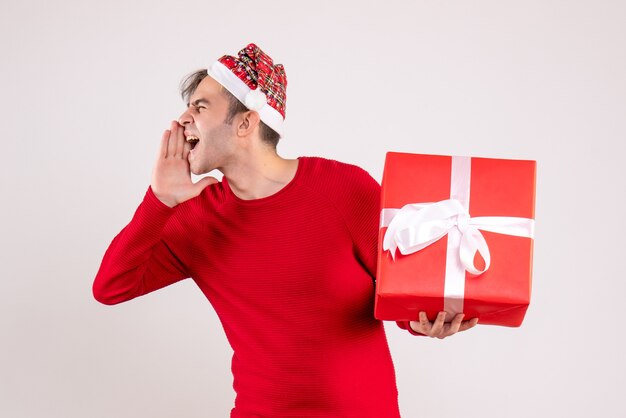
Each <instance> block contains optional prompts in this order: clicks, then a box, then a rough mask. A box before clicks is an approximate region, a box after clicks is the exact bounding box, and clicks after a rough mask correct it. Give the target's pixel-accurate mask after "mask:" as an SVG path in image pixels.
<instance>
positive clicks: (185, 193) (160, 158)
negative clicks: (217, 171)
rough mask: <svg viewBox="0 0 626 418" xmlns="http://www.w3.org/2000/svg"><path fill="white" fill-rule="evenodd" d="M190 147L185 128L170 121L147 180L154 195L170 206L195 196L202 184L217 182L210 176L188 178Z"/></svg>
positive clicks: (200, 190) (189, 173)
mask: <svg viewBox="0 0 626 418" xmlns="http://www.w3.org/2000/svg"><path fill="white" fill-rule="evenodd" d="M190 150H191V146H190V145H189V143H187V142H186V141H185V135H184V128H183V127H182V126H181V125H180V124H179V123H178V122H176V121H173V122H172V126H171V128H170V129H168V130H166V131H165V132H164V133H163V138H162V139H161V145H160V147H159V153H158V155H157V160H156V163H155V165H154V170H153V171H152V182H151V183H150V186H151V187H152V191H153V192H154V194H155V196H156V197H157V198H158V199H159V200H160V201H161V202H163V203H164V204H166V205H167V206H169V207H174V206H176V205H178V204H179V203H182V202H184V201H186V200H189V199H191V198H194V197H196V196H198V195H199V194H200V193H201V192H202V190H204V188H205V187H207V186H208V185H210V184H213V183H216V182H217V179H215V178H213V177H204V178H203V179H201V180H200V181H198V182H197V183H194V182H193V181H191V171H190V168H189V160H188V159H187V158H188V156H189V151H190Z"/></svg>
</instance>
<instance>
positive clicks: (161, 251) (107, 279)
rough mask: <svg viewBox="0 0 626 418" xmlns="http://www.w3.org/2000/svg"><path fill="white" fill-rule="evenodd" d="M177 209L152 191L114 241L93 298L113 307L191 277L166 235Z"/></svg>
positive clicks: (106, 255)
mask: <svg viewBox="0 0 626 418" xmlns="http://www.w3.org/2000/svg"><path fill="white" fill-rule="evenodd" d="M175 212H176V209H175V208H170V207H169V206H167V205H165V204H163V203H162V202H161V201H160V200H159V199H158V198H157V197H156V196H155V195H154V192H153V191H152V188H148V191H147V192H146V194H145V197H144V199H143V201H142V202H141V204H140V205H139V207H138V208H137V210H136V211H135V214H134V216H133V218H132V220H131V221H130V223H129V224H128V225H126V227H124V229H122V231H121V232H120V233H119V234H118V235H117V236H116V237H115V238H114V239H113V241H112V242H111V244H110V245H109V248H108V249H107V251H106V253H105V254H104V258H103V259H102V263H101V265H100V269H99V270H98V273H97V275H96V277H95V280H94V282H93V295H94V297H95V298H96V300H98V301H99V302H101V303H104V304H107V305H113V304H117V303H121V302H125V301H127V300H130V299H133V298H135V297H137V296H141V295H144V294H146V293H149V292H152V291H154V290H157V289H160V288H162V287H165V286H167V285H170V284H172V283H174V282H177V281H179V280H181V279H184V278H186V277H189V275H188V273H187V271H186V269H185V267H184V265H183V264H182V262H181V261H180V260H179V259H178V257H176V255H175V254H174V253H173V252H172V250H171V246H168V241H167V239H166V237H165V235H166V234H164V230H165V227H166V225H167V223H168V221H169V220H170V219H171V218H172V216H173V215H174V213H175Z"/></svg>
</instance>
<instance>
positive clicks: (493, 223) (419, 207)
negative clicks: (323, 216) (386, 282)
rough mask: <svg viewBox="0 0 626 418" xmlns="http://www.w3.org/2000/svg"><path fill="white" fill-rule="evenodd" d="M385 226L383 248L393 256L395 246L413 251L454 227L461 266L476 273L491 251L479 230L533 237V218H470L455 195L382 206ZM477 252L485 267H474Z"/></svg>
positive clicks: (489, 261)
mask: <svg viewBox="0 0 626 418" xmlns="http://www.w3.org/2000/svg"><path fill="white" fill-rule="evenodd" d="M385 226H387V231H386V232H385V236H384V238H383V250H385V251H387V250H389V252H390V253H391V256H392V257H393V258H394V259H395V252H396V250H400V253H401V254H403V255H406V254H411V253H415V252H417V251H419V250H421V249H423V248H425V247H428V246H429V245H431V244H432V243H434V242H436V241H438V240H439V239H441V238H443V237H444V236H445V235H446V234H448V232H450V230H452V229H453V228H457V229H458V231H459V232H460V233H461V240H460V245H459V248H458V251H459V258H460V260H461V263H462V264H463V267H464V268H465V270H467V271H468V272H470V273H471V274H475V275H479V274H482V273H484V272H485V271H487V270H488V269H489V266H490V264H491V255H490V254H489V247H488V246H487V242H486V241H485V238H484V237H483V234H482V233H481V232H480V230H483V231H490V232H496V233H500V234H506V235H514V236H519V237H528V238H533V236H534V220H533V219H529V218H517V217H510V216H479V217H475V218H472V217H470V214H469V212H468V211H467V209H465V207H464V206H463V204H462V203H461V202H459V201H458V200H456V199H448V200H442V201H440V202H435V203H410V204H407V205H405V206H403V207H402V208H401V209H390V208H385V209H383V210H382V212H381V227H385ZM476 253H479V254H480V255H481V257H482V258H483V260H485V267H484V268H483V269H478V268H477V267H476V266H475V264H474V256H475V255H476Z"/></svg>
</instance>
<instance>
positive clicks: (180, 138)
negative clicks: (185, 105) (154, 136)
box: [174, 124, 187, 158]
mask: <svg viewBox="0 0 626 418" xmlns="http://www.w3.org/2000/svg"><path fill="white" fill-rule="evenodd" d="M185 142H187V141H185V134H184V128H183V127H182V126H180V124H179V125H178V130H177V131H176V154H174V155H175V156H176V157H179V158H182V157H183V151H184V148H185Z"/></svg>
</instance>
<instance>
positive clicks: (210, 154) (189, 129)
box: [178, 76, 235, 174]
mask: <svg viewBox="0 0 626 418" xmlns="http://www.w3.org/2000/svg"><path fill="white" fill-rule="evenodd" d="M227 114H228V100H227V99H226V98H225V97H224V95H223V93H222V86H221V85H220V84H219V83H218V82H217V81H215V80H214V79H213V78H211V77H210V76H207V77H205V78H204V79H203V80H202V81H201V82H200V84H198V87H197V88H196V90H195V91H194V92H193V94H192V95H191V97H190V98H189V105H188V107H187V110H186V111H185V112H184V113H183V114H182V115H181V116H180V118H179V119H178V120H179V122H180V124H181V125H183V126H184V127H185V138H189V137H196V138H198V142H197V143H196V144H195V146H194V148H193V149H192V150H191V152H190V153H189V158H188V159H189V165H190V168H191V172H192V173H193V174H205V173H208V172H209V171H211V170H213V169H216V168H220V167H223V166H224V164H226V163H227V162H228V160H229V158H231V157H232V156H233V155H234V150H235V141H234V137H235V126H234V124H231V125H228V124H226V123H225V122H224V121H225V119H226V115H227Z"/></svg>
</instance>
